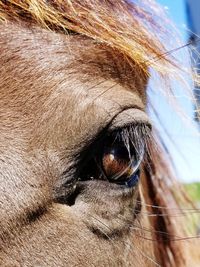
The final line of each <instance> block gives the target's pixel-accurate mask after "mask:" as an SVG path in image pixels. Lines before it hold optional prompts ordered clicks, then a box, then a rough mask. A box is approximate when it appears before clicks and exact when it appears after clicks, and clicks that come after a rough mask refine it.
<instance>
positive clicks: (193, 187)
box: [185, 183, 200, 203]
mask: <svg viewBox="0 0 200 267" xmlns="http://www.w3.org/2000/svg"><path fill="white" fill-rule="evenodd" d="M185 188H186V191H187V192H188V195H189V196H190V197H191V199H192V200H193V201H194V202H195V203H200V183H191V184H185Z"/></svg>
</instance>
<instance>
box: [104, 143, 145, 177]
mask: <svg viewBox="0 0 200 267" xmlns="http://www.w3.org/2000/svg"><path fill="white" fill-rule="evenodd" d="M139 162H140V160H137V159H136V156H135V155H130V153H129V152H128V150H127V148H126V147H125V146H118V145H114V146H113V147H112V148H109V147H107V148H106V149H105V151H104V154H103V157H102V166H103V170H104V173H105V175H106V177H107V178H108V179H109V180H112V181H116V180H118V181H124V180H127V179H129V178H130V177H131V176H132V175H133V174H134V172H135V171H136V170H137V168H138V166H139Z"/></svg>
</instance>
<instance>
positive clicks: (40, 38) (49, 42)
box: [0, 22, 147, 101]
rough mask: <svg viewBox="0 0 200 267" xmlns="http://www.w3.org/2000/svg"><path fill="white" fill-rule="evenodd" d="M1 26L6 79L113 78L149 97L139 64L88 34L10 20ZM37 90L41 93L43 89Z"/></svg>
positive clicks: (70, 79)
mask: <svg viewBox="0 0 200 267" xmlns="http://www.w3.org/2000/svg"><path fill="white" fill-rule="evenodd" d="M0 28H1V35H0V39H1V40H0V42H1V47H0V51H1V56H0V59H1V62H2V64H1V66H3V68H4V70H6V73H5V71H4V75H1V76H2V77H4V79H5V77H6V76H7V77H9V76H12V77H13V75H14V78H16V77H18V79H17V80H18V81H22V84H24V85H25V84H26V82H27V83H30V79H31V78H32V82H36V81H38V80H39V83H40V84H41V79H42V80H43V83H48V82H52V83H54V86H56V84H57V83H60V82H63V81H65V83H66V82H68V81H73V78H74V79H76V81H77V80H79V81H80V83H85V84H86V83H88V81H91V82H92V83H95V81H97V82H98V81H99V80H101V81H102V79H103V80H112V81H114V82H115V83H118V84H121V85H122V86H123V87H126V88H127V89H129V90H133V91H137V92H139V94H140V96H141V97H142V98H143V100H144V101H145V100H146V97H145V91H146V83H147V76H146V75H145V73H143V71H142V70H141V69H140V68H139V67H138V66H137V65H135V66H134V67H133V65H132V66H130V65H129V64H128V61H127V60H126V59H125V57H124V56H123V55H121V54H118V53H115V52H114V51H113V49H112V48H109V47H105V46H103V45H101V44H96V42H95V41H94V40H92V39H89V38H86V37H82V36H73V35H72V36H70V35H64V34H59V33H55V32H53V31H50V30H46V29H42V28H40V27H37V26H33V27H32V26H31V27H29V26H27V25H20V24H13V23H10V22H8V23H7V24H5V23H3V24H1V25H0ZM0 71H2V67H0ZM15 82H17V81H16V79H15ZM7 84H8V85H9V79H7ZM88 86H89V84H88ZM37 87H38V86H36V87H35V90H37V89H36V88H37ZM39 87H40V86H39ZM52 87H53V86H51V88H52ZM89 87H90V86H89ZM20 88H21V86H20ZM0 93H1V92H0ZM37 93H38V94H41V88H40V90H39V91H38V92H37Z"/></svg>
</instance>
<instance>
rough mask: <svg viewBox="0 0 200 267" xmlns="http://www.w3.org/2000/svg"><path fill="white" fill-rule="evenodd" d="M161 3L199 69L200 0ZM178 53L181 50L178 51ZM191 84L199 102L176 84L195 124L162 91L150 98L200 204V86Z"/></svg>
mask: <svg viewBox="0 0 200 267" xmlns="http://www.w3.org/2000/svg"><path fill="white" fill-rule="evenodd" d="M157 2H158V3H160V4H161V5H162V6H164V9H165V11H166V13H167V14H168V16H169V17H170V18H171V20H172V21H173V22H174V24H175V26H176V27H177V29H178V30H179V32H180V35H181V38H182V43H183V44H187V43H190V45H189V50H190V51H192V52H191V53H189V52H188V49H187V47H188V46H187V47H184V48H182V49H184V50H185V53H184V55H185V57H186V61H187V62H188V64H190V60H189V59H190V58H192V64H193V67H194V68H196V69H198V68H199V64H200V60H199V58H200V56H199V53H200V38H199V36H200V1H198V0H175V1H174V0H157ZM175 44H176V43H175ZM175 44H174V45H175ZM174 48H176V47H174ZM180 50H181V49H180ZM174 56H176V53H174ZM178 56H179V53H177V57H178ZM187 57H188V58H187ZM199 74H200V73H199ZM188 83H189V84H190V85H191V88H192V90H193V92H194V94H195V97H196V103H192V102H191V99H188V96H186V95H185V93H184V91H183V90H182V88H181V87H180V85H179V84H178V83H177V84H176V83H175V84H174V85H173V86H174V87H175V95H176V99H177V100H178V102H179V103H180V105H181V106H182V107H183V109H184V111H185V112H186V113H187V116H188V117H190V118H191V120H192V121H193V122H194V124H193V125H189V124H188V125H186V124H187V123H185V122H184V120H182V119H181V118H180V117H181V116H179V114H176V112H175V111H174V110H173V109H172V108H171V105H169V104H168V103H167V101H166V100H165V98H164V97H163V96H162V95H161V94H160V95H159V93H155V94H154V91H153V90H150V93H149V94H150V96H149V97H150V98H151V99H152V100H151V101H153V105H154V107H155V109H156V111H157V113H158V114H159V119H158V118H157V117H156V116H155V114H151V117H152V120H153V121H154V123H155V124H156V125H157V128H158V130H159V132H160V133H161V136H162V138H163V139H164V142H165V144H166V147H167V149H168V151H169V154H170V155H171V157H172V161H173V163H174V166H175V167H176V171H177V177H178V178H179V180H180V181H181V182H182V183H183V184H184V185H185V187H186V188H187V190H188V192H189V194H190V195H191V197H192V198H193V200H194V201H195V202H196V203H197V204H198V205H200V111H199V113H198V112H197V110H198V109H199V108H200V88H198V86H197V85H194V84H193V83H192V81H191V80H189V78H188ZM154 87H156V85H155V84H154V82H153V81H151V80H150V83H149V88H154ZM160 121H162V122H163V121H164V122H165V124H164V126H163V125H161V124H160Z"/></svg>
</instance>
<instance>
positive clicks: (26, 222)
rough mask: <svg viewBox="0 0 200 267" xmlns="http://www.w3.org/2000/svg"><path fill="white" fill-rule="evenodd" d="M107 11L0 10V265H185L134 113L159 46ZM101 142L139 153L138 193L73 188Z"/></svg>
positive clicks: (120, 8) (61, 5)
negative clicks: (113, 139) (119, 142)
mask: <svg viewBox="0 0 200 267" xmlns="http://www.w3.org/2000/svg"><path fill="white" fill-rule="evenodd" d="M117 2H118V3H116V1H112V0H111V1H103V2H102V1H86V0H85V1H81V3H80V2H79V1H40V0H38V1H37V0H36V1H0V18H1V19H2V22H1V24H0V63H1V64H0V117H1V120H0V133H1V135H0V138H1V140H0V175H1V178H0V179H1V184H0V189H1V194H0V208H1V220H0V240H1V243H0V249H1V252H0V263H1V265H2V266H26V267H28V266H43V267H45V266H132V267H134V266H141V267H142V266H155V265H158V266H187V262H186V258H185V255H184V250H183V248H182V246H181V244H179V243H178V244H177V243H175V242H173V241H172V239H171V238H170V236H176V235H178V234H181V233H182V229H181V227H180V229H177V227H176V225H175V223H174V218H171V217H170V209H168V208H169V207H170V206H173V207H176V208H177V209H178V206H177V203H176V201H175V199H174V196H173V194H172V192H171V189H170V187H169V186H168V181H169V179H168V178H166V179H161V178H160V177H162V175H165V176H170V172H169V171H168V167H166V165H167V164H166V162H165V160H163V158H162V156H161V152H159V151H158V149H155V146H156V144H154V142H153V140H152V138H153V137H152V135H151V130H150V129H151V127H152V126H151V123H150V121H149V119H148V116H147V115H146V113H145V109H146V105H147V98H146V86H147V82H148V76H149V73H148V63H147V61H148V60H149V58H150V57H155V56H157V57H158V56H160V55H161V54H162V53H163V52H164V48H163V46H162V44H161V43H160V42H159V39H157V38H155V37H153V36H152V35H151V34H150V33H149V32H148V29H147V28H145V26H144V25H145V22H148V23H149V24H150V25H152V26H153V27H156V25H155V24H154V21H153V18H152V17H150V16H149V14H148V13H147V12H145V9H143V8H142V7H139V6H137V5H136V4H130V3H129V2H128V1H122V0H120V1H117ZM108 14H109V16H110V18H109V19H108ZM122 14H123V15H122ZM154 67H155V69H157V70H158V71H160V74H161V75H163V73H164V72H165V71H166V69H169V70H170V67H171V68H172V67H173V64H172V63H171V62H170V60H169V59H168V58H165V57H164V56H163V58H161V61H160V62H159V63H158V64H155V66H154ZM113 133H118V135H120V134H121V136H123V141H124V142H125V143H129V142H130V143H131V142H132V143H133V145H134V146H135V147H137V145H138V144H139V146H142V145H141V144H145V147H146V156H145V157H144V159H145V160H144V161H143V163H142V165H141V180H140V183H139V186H135V187H132V188H126V187H123V186H120V185H118V184H115V183H111V182H109V181H108V180H103V179H85V180H84V179H82V173H83V172H82V169H84V171H85V169H86V171H89V169H90V168H94V167H93V166H90V160H91V159H93V158H95V160H96V158H97V157H99V153H100V152H99V151H101V150H102V148H103V147H104V146H105V140H107V138H109V136H111V135H113ZM126 139H127V140H128V141H127V140H126ZM101 156H102V154H101ZM88 162H89V163H88ZM92 162H93V163H92V164H95V163H94V161H92ZM85 166H87V168H85ZM81 179H82V180H81ZM60 196H62V198H61V197H60ZM144 203H149V206H148V204H147V205H145V204H144ZM143 204H144V205H143ZM152 205H153V206H152ZM155 206H161V207H160V208H158V207H155ZM166 208H167V209H166ZM148 213H150V214H159V215H160V216H156V217H155V218H151V217H148V216H147V215H148ZM166 213H167V216H163V214H166ZM149 229H150V230H149ZM145 232H149V236H148V238H145V236H144V233H145ZM163 232H164V233H165V234H160V233H163ZM188 266H189V265H188Z"/></svg>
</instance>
